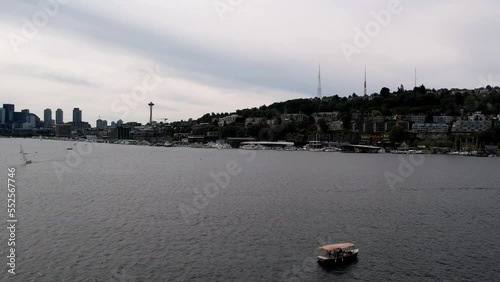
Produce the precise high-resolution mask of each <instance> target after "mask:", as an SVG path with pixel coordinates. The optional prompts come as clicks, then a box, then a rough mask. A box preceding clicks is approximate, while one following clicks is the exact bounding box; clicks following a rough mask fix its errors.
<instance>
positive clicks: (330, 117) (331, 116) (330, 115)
mask: <svg viewBox="0 0 500 282" xmlns="http://www.w3.org/2000/svg"><path fill="white" fill-rule="evenodd" d="M339 115H340V113H339V112H319V113H313V114H312V117H313V118H314V120H315V121H316V122H318V120H320V119H323V120H325V121H326V123H329V122H333V121H338V120H339Z"/></svg>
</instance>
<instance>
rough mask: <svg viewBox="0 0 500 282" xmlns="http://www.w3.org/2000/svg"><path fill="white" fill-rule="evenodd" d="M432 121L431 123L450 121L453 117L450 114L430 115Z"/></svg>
mask: <svg viewBox="0 0 500 282" xmlns="http://www.w3.org/2000/svg"><path fill="white" fill-rule="evenodd" d="M432 122H433V123H440V124H443V123H451V122H453V117H452V116H433V117H432Z"/></svg>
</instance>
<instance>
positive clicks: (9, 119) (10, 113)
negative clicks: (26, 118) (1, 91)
mask: <svg viewBox="0 0 500 282" xmlns="http://www.w3.org/2000/svg"><path fill="white" fill-rule="evenodd" d="M3 108H4V109H5V123H13V122H14V105H13V104H3Z"/></svg>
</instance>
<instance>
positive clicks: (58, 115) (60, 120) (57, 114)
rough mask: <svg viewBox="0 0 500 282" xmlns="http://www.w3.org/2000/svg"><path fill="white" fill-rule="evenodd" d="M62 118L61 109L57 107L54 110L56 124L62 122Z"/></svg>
mask: <svg viewBox="0 0 500 282" xmlns="http://www.w3.org/2000/svg"><path fill="white" fill-rule="evenodd" d="M63 123H64V119H63V110H61V109H57V110H56V124H63Z"/></svg>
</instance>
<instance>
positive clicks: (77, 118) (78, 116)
mask: <svg viewBox="0 0 500 282" xmlns="http://www.w3.org/2000/svg"><path fill="white" fill-rule="evenodd" d="M73 122H82V110H80V109H79V108H74V109H73Z"/></svg>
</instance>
